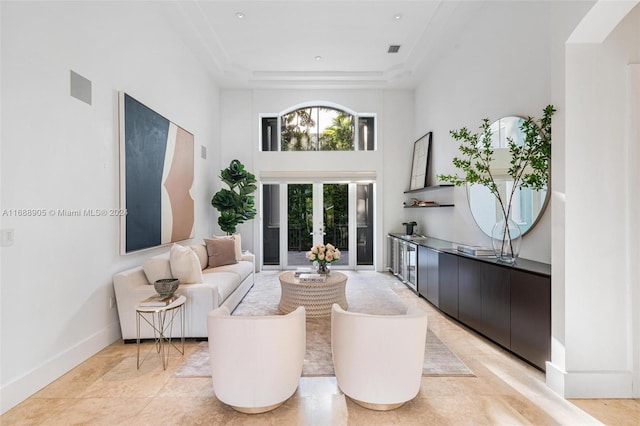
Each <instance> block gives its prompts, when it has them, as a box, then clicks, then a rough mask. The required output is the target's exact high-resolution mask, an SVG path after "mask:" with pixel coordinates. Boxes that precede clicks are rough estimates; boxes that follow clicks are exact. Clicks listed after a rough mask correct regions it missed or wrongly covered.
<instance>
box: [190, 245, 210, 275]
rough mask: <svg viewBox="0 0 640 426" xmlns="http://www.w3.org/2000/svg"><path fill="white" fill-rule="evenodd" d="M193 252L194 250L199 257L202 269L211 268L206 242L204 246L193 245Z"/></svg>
mask: <svg viewBox="0 0 640 426" xmlns="http://www.w3.org/2000/svg"><path fill="white" fill-rule="evenodd" d="M191 250H193V251H194V252H195V254H197V255H198V260H199V261H200V267H201V269H204V268H206V267H207V266H209V255H208V254H207V246H205V245H204V242H203V243H202V244H194V245H192V246H191Z"/></svg>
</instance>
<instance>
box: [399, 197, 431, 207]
mask: <svg viewBox="0 0 640 426" xmlns="http://www.w3.org/2000/svg"><path fill="white" fill-rule="evenodd" d="M403 204H404V206H405V207H436V206H437V205H438V203H436V202H435V201H429V200H418V199H417V198H412V199H411V200H410V201H409V202H404V203H403Z"/></svg>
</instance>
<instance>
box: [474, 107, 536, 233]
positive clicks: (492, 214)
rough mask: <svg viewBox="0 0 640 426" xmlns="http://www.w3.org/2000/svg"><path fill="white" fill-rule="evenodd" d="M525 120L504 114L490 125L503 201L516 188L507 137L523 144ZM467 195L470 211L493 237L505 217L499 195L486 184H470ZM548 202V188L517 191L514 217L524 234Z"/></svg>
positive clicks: (496, 177)
mask: <svg viewBox="0 0 640 426" xmlns="http://www.w3.org/2000/svg"><path fill="white" fill-rule="evenodd" d="M523 122H524V118H522V117H503V118H501V119H499V120H496V121H494V122H493V123H492V124H491V131H492V133H493V136H492V140H491V147H492V148H493V161H492V162H491V174H492V175H493V179H494V181H495V183H496V185H497V186H498V190H499V191H500V196H501V197H502V199H503V200H507V199H508V198H509V193H510V192H511V190H512V188H513V179H511V177H510V176H509V172H508V171H509V166H510V163H511V154H510V153H509V143H508V141H507V139H508V138H510V139H512V140H513V141H514V142H515V143H516V144H518V145H522V141H523V140H524V135H523V134H522V131H521V130H520V126H521V125H522V123H523ZM467 197H468V199H469V207H470V208H471V214H472V215H473V219H474V220H475V221H476V223H477V224H478V226H479V227H480V229H482V232H484V233H485V234H487V235H488V236H491V229H492V228H493V225H495V224H496V222H498V221H499V220H501V219H502V212H501V211H500V203H498V201H497V200H496V197H495V196H494V195H493V194H492V193H491V192H490V191H489V189H488V188H487V187H485V186H483V185H467ZM547 202H548V191H547V190H542V191H535V190H532V189H531V188H520V189H519V190H516V192H515V194H514V195H513V199H512V201H511V219H513V220H514V221H515V222H516V223H517V224H518V225H519V226H520V230H521V231H522V234H523V235H524V234H526V233H527V232H528V231H529V230H530V229H531V228H533V226H534V225H535V224H536V223H537V222H538V220H539V219H540V217H541V216H542V212H543V211H544V209H545V207H546V205H547Z"/></svg>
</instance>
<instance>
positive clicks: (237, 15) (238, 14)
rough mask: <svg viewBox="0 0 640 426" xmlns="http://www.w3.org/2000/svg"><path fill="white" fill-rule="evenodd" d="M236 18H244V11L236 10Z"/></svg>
mask: <svg viewBox="0 0 640 426" xmlns="http://www.w3.org/2000/svg"><path fill="white" fill-rule="evenodd" d="M236 18H238V19H242V18H244V13H242V12H236Z"/></svg>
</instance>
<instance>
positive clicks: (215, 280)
mask: <svg viewBox="0 0 640 426" xmlns="http://www.w3.org/2000/svg"><path fill="white" fill-rule="evenodd" d="M203 272H204V273H203V274H202V277H203V280H204V283H205V284H215V285H216V286H217V287H218V295H219V296H220V304H222V302H224V301H225V300H227V297H229V295H230V294H231V293H233V292H234V291H235V289H236V288H238V286H239V285H240V283H241V282H242V279H241V278H240V275H238V274H237V273H235V272H222V271H220V270H219V269H215V270H214V269H205V270H204V271H203Z"/></svg>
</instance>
